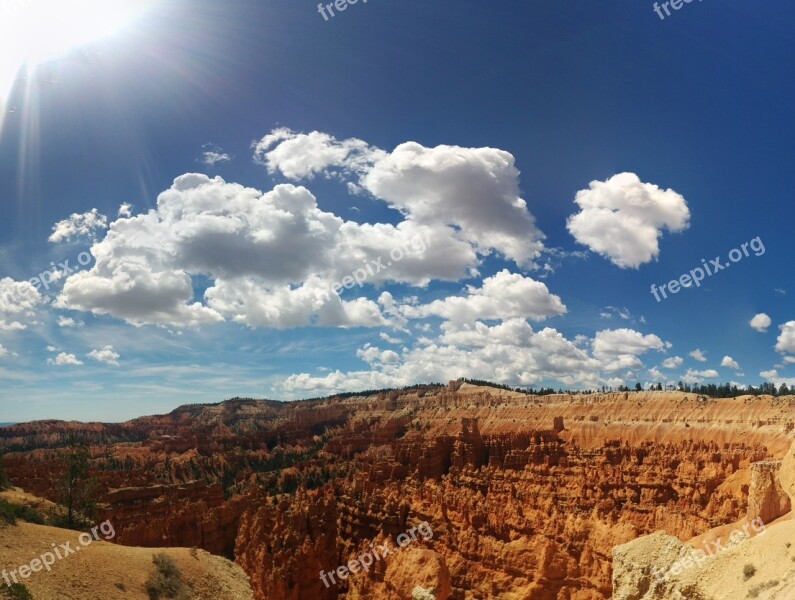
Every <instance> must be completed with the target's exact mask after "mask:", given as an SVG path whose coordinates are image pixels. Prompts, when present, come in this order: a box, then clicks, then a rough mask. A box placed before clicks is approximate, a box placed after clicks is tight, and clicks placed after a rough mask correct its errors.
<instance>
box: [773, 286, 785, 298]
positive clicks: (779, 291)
mask: <svg viewBox="0 0 795 600" xmlns="http://www.w3.org/2000/svg"><path fill="white" fill-rule="evenodd" d="M773 291H774V292H776V293H777V294H781V295H782V296H786V295H787V290H782V289H781V288H773Z"/></svg>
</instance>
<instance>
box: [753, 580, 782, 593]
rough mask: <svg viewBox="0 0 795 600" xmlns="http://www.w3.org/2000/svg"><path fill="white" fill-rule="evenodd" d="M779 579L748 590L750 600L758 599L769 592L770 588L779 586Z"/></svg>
mask: <svg viewBox="0 0 795 600" xmlns="http://www.w3.org/2000/svg"><path fill="white" fill-rule="evenodd" d="M778 583H779V581H778V579H771V580H770V581H766V582H765V583H760V584H759V585H755V586H754V587H752V588H751V589H750V590H748V597H749V598H756V597H757V596H759V594H761V593H762V592H764V591H765V590H769V589H770V588H774V587H776V586H777V585H778Z"/></svg>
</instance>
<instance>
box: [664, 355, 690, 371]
mask: <svg viewBox="0 0 795 600" xmlns="http://www.w3.org/2000/svg"><path fill="white" fill-rule="evenodd" d="M683 362H685V360H684V359H683V358H682V357H681V356H671V357H670V358H666V359H665V360H664V361H662V366H663V368H664V369H678V368H679V367H681V366H682V363H683Z"/></svg>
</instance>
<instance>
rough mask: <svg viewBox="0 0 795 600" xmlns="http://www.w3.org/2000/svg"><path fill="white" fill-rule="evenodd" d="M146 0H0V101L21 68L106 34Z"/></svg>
mask: <svg viewBox="0 0 795 600" xmlns="http://www.w3.org/2000/svg"><path fill="white" fill-rule="evenodd" d="M147 4H149V1H148V0H0V105H2V104H3V103H4V102H5V100H6V99H7V98H8V94H9V93H10V91H11V87H12V86H13V84H14V81H15V80H16V78H17V77H18V74H19V71H20V69H22V68H27V69H35V67H36V66H37V65H41V64H44V63H46V62H49V61H52V60H57V59H58V57H60V56H63V55H65V54H67V53H68V52H69V51H70V50H74V49H76V48H79V47H80V46H82V45H85V44H88V43H90V42H94V41H96V40H99V39H100V38H103V37H105V36H108V35H111V34H113V33H115V32H116V31H118V30H119V29H120V28H122V27H123V26H125V25H126V24H128V23H129V22H130V21H131V20H132V19H133V18H134V17H136V16H137V15H138V14H140V13H141V12H142V10H143V8H144V6H145V5H147Z"/></svg>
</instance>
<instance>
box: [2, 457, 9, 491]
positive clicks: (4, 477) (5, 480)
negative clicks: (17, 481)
mask: <svg viewBox="0 0 795 600" xmlns="http://www.w3.org/2000/svg"><path fill="white" fill-rule="evenodd" d="M4 457H5V454H4V453H3V452H0V490H5V489H7V488H9V487H11V482H10V481H8V476H7V475H6V466H5V462H4V461H3V459H4Z"/></svg>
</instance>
